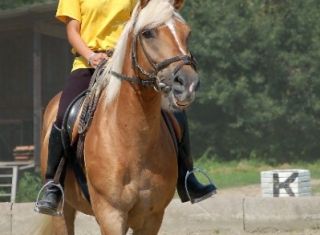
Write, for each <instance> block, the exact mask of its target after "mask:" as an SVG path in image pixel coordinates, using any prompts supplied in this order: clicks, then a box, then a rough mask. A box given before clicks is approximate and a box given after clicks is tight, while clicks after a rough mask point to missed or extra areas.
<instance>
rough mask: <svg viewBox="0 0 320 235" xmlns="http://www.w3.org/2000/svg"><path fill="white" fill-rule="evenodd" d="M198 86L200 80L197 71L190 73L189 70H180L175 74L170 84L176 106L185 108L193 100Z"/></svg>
mask: <svg viewBox="0 0 320 235" xmlns="http://www.w3.org/2000/svg"><path fill="white" fill-rule="evenodd" d="M187 72H188V73H187ZM199 86H200V82H199V78H198V75H197V73H195V72H191V73H190V70H188V71H182V70H180V71H179V72H178V73H177V74H176V75H175V77H174V80H173V85H172V92H173V96H174V98H175V104H176V105H177V107H178V108H180V109H185V108H187V107H188V106H189V105H190V104H191V103H192V102H193V101H194V99H195V94H196V91H197V90H198V89H199Z"/></svg>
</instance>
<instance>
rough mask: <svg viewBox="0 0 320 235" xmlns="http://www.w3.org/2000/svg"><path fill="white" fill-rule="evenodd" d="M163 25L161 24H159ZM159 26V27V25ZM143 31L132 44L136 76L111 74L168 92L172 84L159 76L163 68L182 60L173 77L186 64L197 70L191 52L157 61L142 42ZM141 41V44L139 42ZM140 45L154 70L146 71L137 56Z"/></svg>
mask: <svg viewBox="0 0 320 235" xmlns="http://www.w3.org/2000/svg"><path fill="white" fill-rule="evenodd" d="M159 26H161V25H159ZM159 26H158V27H159ZM142 32H143V30H140V31H139V32H138V33H137V34H136V36H135V37H134V38H133V43H132V46H131V60H132V68H133V70H134V71H135V75H136V77H129V76H125V75H123V74H120V73H117V72H115V71H111V74H112V75H114V76H115V77H117V78H118V79H121V80H125V81H128V82H130V83H133V84H139V85H142V86H146V87H153V88H154V89H155V90H156V91H165V92H168V91H170V90H171V86H168V85H167V84H165V83H163V82H162V81H161V80H160V79H159V78H158V73H159V72H160V71H162V70H163V69H165V68H167V67H168V66H170V65H171V64H173V63H175V62H179V61H181V63H179V64H178V65H177V66H176V67H175V69H174V71H173V77H175V76H176V75H177V73H178V72H179V71H180V69H181V68H182V67H183V66H185V65H190V66H192V68H193V69H194V70H197V63H196V60H195V59H194V57H193V55H192V54H191V53H190V55H177V56H174V57H171V58H169V59H165V60H163V61H161V62H159V63H157V62H155V61H154V60H153V59H152V58H151V56H150V55H149V54H148V53H147V50H146V48H145V46H144V44H143V42H142V38H141V37H142V36H141V35H142ZM138 43H139V44H138ZM138 45H140V46H141V48H142V51H143V53H144V55H145V57H146V58H147V60H148V62H149V63H150V65H151V66H152V68H153V71H152V72H148V71H146V70H145V69H144V68H143V67H142V66H141V65H140V64H139V62H138V57H137V49H138ZM140 74H142V75H143V77H144V78H141V76H139V75H140Z"/></svg>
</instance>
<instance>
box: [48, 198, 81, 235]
mask: <svg viewBox="0 0 320 235" xmlns="http://www.w3.org/2000/svg"><path fill="white" fill-rule="evenodd" d="M75 215H76V211H75V209H73V208H72V207H71V206H70V205H69V204H67V203H65V205H64V210H63V216H55V217H53V226H54V229H53V231H54V235H74V219H75Z"/></svg>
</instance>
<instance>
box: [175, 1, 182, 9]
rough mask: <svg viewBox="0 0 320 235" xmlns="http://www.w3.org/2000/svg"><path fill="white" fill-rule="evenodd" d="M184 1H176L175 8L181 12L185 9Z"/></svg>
mask: <svg viewBox="0 0 320 235" xmlns="http://www.w3.org/2000/svg"><path fill="white" fill-rule="evenodd" d="M183 4H184V0H174V4H173V6H174V8H175V9H177V10H180V9H181V8H182V7H183Z"/></svg>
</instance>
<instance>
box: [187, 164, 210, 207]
mask: <svg viewBox="0 0 320 235" xmlns="http://www.w3.org/2000/svg"><path fill="white" fill-rule="evenodd" d="M195 172H200V173H201V174H202V175H204V176H205V177H206V178H207V179H208V181H209V183H210V184H211V185H213V183H212V180H211V179H210V177H209V176H208V174H207V173H206V172H205V171H204V170H202V169H200V168H193V169H192V171H187V174H186V176H185V178H184V187H185V190H186V192H187V196H188V198H189V200H190V202H191V204H194V203H197V202H200V201H203V200H205V199H207V198H209V197H211V196H212V195H213V194H214V192H211V193H208V194H206V195H204V196H202V197H199V198H195V199H192V198H191V196H190V193H189V188H188V178H189V176H190V175H191V174H193V173H195Z"/></svg>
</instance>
